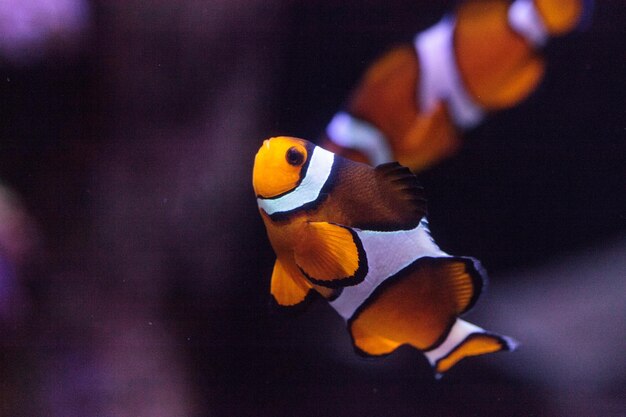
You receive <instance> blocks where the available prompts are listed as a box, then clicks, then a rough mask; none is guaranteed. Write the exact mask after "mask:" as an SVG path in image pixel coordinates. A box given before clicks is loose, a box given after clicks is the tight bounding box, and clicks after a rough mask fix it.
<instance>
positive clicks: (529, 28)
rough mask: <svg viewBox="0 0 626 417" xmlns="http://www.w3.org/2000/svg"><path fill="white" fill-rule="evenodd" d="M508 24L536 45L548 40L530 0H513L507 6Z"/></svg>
mask: <svg viewBox="0 0 626 417" xmlns="http://www.w3.org/2000/svg"><path fill="white" fill-rule="evenodd" d="M509 25H510V26H511V28H513V30H515V31H516V32H517V33H519V34H520V35H522V36H523V37H524V38H525V39H526V40H527V41H528V42H529V43H531V44H532V45H534V46H536V47H539V46H543V45H545V43H546V42H547V40H548V30H547V29H546V26H545V24H544V23H543V19H542V18H541V16H540V15H539V11H538V10H537V8H536V7H535V3H534V2H533V1H532V0H515V2H514V3H513V4H512V5H511V7H509Z"/></svg>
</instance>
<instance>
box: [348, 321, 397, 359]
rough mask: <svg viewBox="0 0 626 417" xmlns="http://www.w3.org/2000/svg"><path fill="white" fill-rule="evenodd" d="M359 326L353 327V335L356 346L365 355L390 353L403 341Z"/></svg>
mask: <svg viewBox="0 0 626 417" xmlns="http://www.w3.org/2000/svg"><path fill="white" fill-rule="evenodd" d="M362 330H363V329H361V328H359V327H352V329H351V336H352V342H353V345H354V348H355V349H356V350H357V352H358V353H360V354H361V355H363V356H382V355H388V354H390V353H391V352H393V351H394V350H396V349H397V348H398V347H399V346H400V345H401V343H398V342H396V341H393V340H391V339H387V338H384V337H382V336H377V335H373V334H368V333H366V332H364V331H362Z"/></svg>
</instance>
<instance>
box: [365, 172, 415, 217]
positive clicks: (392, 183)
mask: <svg viewBox="0 0 626 417" xmlns="http://www.w3.org/2000/svg"><path fill="white" fill-rule="evenodd" d="M374 173H375V175H376V177H377V180H378V181H377V182H378V183H379V187H380V188H381V194H382V195H389V196H390V197H391V198H392V200H391V201H395V202H403V203H405V204H403V205H402V206H400V207H398V208H399V209H403V210H408V211H409V212H410V213H412V214H410V215H412V216H414V218H415V219H418V220H417V222H419V219H421V218H422V217H424V216H425V215H426V197H425V196H424V188H423V187H422V186H421V185H420V183H419V181H418V180H417V177H416V176H415V174H413V173H412V172H411V170H409V169H408V168H407V167H405V166H402V165H400V164H399V163H398V162H388V163H385V164H381V165H378V166H377V167H376V168H375V169H374ZM404 214H405V215H406V214H407V213H404Z"/></svg>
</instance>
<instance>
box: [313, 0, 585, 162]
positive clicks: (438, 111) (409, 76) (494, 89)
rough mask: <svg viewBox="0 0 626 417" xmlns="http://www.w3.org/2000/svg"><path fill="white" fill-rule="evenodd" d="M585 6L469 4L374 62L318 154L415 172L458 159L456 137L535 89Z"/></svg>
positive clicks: (540, 0)
mask: <svg viewBox="0 0 626 417" xmlns="http://www.w3.org/2000/svg"><path fill="white" fill-rule="evenodd" d="M591 4H592V2H591V0H515V1H513V2H512V3H511V2H509V1H507V0H473V1H472V0H469V1H466V2H464V3H462V4H461V5H460V6H459V7H458V9H457V10H456V12H455V13H454V14H453V15H450V16H447V17H445V18H444V19H443V20H441V21H440V22H439V23H438V24H436V25H434V26H433V27H431V28H429V29H427V30H425V31H424V32H421V33H418V34H417V35H416V37H415V40H414V44H413V45H407V46H401V47H398V48H396V49H393V50H391V51H390V52H388V53H387V54H385V55H383V56H382V57H381V58H380V59H378V60H377V61H375V62H374V63H373V64H372V65H371V66H370V68H369V69H368V71H367V72H366V74H365V76H364V77H363V79H362V80H361V81H360V83H359V84H358V85H357V87H356V89H355V90H354V92H353V94H352V96H351V97H350V99H349V100H348V102H347V104H346V108H345V111H341V112H339V113H337V114H336V115H335V116H334V118H333V119H332V121H331V122H330V123H329V125H328V126H327V128H326V132H325V135H324V136H323V138H322V142H321V143H322V146H323V147H324V148H326V149H329V150H331V151H333V152H335V153H338V154H341V155H343V156H346V157H348V158H350V159H353V160H357V161H362V162H368V163H370V164H372V165H378V164H381V163H384V162H389V161H396V160H397V161H399V162H400V163H401V164H403V165H406V166H408V167H409V168H411V169H412V170H414V171H419V170H422V169H424V168H427V167H429V166H431V165H433V164H434V163H436V162H438V161H439V160H441V159H443V158H445V157H447V156H449V155H451V154H452V153H454V152H455V151H456V150H457V148H458V147H459V145H460V140H459V133H460V132H461V131H463V130H465V129H469V128H472V127H475V126H476V125H478V124H479V123H480V122H481V121H482V120H483V119H484V117H485V115H486V114H488V113H489V112H493V111H496V110H500V109H505V108H508V107H512V106H514V105H515V104H517V103H519V102H520V101H522V100H523V99H524V98H526V97H527V96H528V95H529V94H530V93H531V92H532V91H533V90H534V89H535V88H536V87H537V85H538V84H539V82H540V81H541V78H542V76H543V73H544V69H545V64H544V61H543V59H542V57H541V56H540V55H538V52H537V51H538V49H540V48H541V47H543V46H544V45H545V43H546V42H547V41H548V39H549V38H550V37H551V36H556V35H562V34H565V33H567V32H569V31H571V30H572V29H573V28H575V27H576V26H577V25H578V24H579V23H580V22H581V21H583V20H584V19H583V18H584V17H585V16H586V15H588V14H589V12H590V9H591Z"/></svg>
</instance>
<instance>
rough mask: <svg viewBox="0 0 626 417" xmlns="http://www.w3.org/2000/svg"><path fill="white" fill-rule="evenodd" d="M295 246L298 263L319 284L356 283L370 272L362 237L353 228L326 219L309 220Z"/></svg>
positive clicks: (310, 278) (336, 286) (332, 286)
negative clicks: (328, 221) (318, 220)
mask: <svg viewBox="0 0 626 417" xmlns="http://www.w3.org/2000/svg"><path fill="white" fill-rule="evenodd" d="M305 230H306V232H305V236H304V238H303V240H302V241H301V242H300V244H299V245H298V246H297V247H296V250H295V259H296V264H297V265H298V267H299V268H300V270H301V271H302V272H303V273H304V275H306V277H307V278H308V279H309V280H310V281H311V282H313V283H314V284H316V285H321V286H324V287H330V288H339V287H345V286H349V285H356V284H358V283H359V282H361V281H362V280H363V278H365V275H366V274H367V260H366V257H365V252H364V251H363V246H362V245H361V240H360V239H359V237H358V236H357V234H356V232H354V231H353V230H352V229H350V228H348V227H345V226H340V225H336V224H332V223H326V222H309V223H308V224H307V226H306V229H305Z"/></svg>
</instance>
